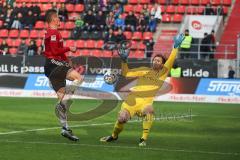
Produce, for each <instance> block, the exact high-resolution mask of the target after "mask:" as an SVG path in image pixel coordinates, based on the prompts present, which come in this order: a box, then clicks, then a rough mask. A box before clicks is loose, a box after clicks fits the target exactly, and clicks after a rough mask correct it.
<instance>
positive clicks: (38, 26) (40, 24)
mask: <svg viewBox="0 0 240 160" xmlns="http://www.w3.org/2000/svg"><path fill="white" fill-rule="evenodd" d="M35 28H36V29H44V28H45V23H44V22H43V21H37V22H36V24H35Z"/></svg>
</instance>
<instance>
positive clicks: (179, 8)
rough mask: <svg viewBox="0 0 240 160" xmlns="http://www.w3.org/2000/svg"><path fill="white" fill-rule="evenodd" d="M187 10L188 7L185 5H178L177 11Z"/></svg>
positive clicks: (182, 12)
mask: <svg viewBox="0 0 240 160" xmlns="http://www.w3.org/2000/svg"><path fill="white" fill-rule="evenodd" d="M185 10H186V7H185V6H178V7H177V13H181V14H184V13H185Z"/></svg>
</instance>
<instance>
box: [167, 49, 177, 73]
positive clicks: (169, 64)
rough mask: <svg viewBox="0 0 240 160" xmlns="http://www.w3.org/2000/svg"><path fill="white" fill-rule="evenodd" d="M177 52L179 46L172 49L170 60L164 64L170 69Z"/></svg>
mask: <svg viewBox="0 0 240 160" xmlns="http://www.w3.org/2000/svg"><path fill="white" fill-rule="evenodd" d="M177 54H178V48H173V49H172V51H171V54H170V56H169V57H168V60H167V62H166V63H165V64H164V66H165V67H166V68H167V69H168V70H170V69H171V68H172V66H173V64H174V61H175V59H176V57H177Z"/></svg>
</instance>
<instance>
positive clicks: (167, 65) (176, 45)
mask: <svg viewBox="0 0 240 160" xmlns="http://www.w3.org/2000/svg"><path fill="white" fill-rule="evenodd" d="M184 38H185V37H184V35H183V34H180V35H178V36H177V37H175V38H174V45H173V49H172V51H171V54H170V56H169V57H168V60H167V62H166V63H165V64H164V67H165V69H166V70H167V72H166V73H165V75H164V76H165V77H167V75H168V73H169V71H170V69H171V68H172V66H173V64H174V61H175V59H176V57H177V54H178V48H179V47H180V45H181V44H182V42H183V40H184Z"/></svg>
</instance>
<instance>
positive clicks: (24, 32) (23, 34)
mask: <svg viewBox="0 0 240 160" xmlns="http://www.w3.org/2000/svg"><path fill="white" fill-rule="evenodd" d="M28 36H29V31H28V30H21V31H20V34H19V37H20V38H28Z"/></svg>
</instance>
